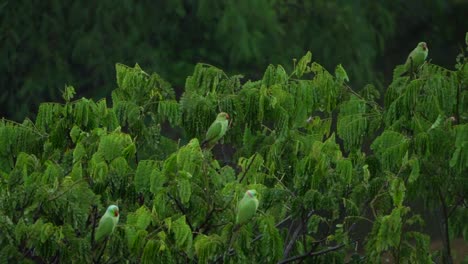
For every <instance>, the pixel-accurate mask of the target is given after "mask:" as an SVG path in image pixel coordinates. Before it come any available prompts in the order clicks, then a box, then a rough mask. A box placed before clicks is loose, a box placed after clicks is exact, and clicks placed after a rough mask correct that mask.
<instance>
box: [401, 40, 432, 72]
mask: <svg viewBox="0 0 468 264" xmlns="http://www.w3.org/2000/svg"><path fill="white" fill-rule="evenodd" d="M428 53H429V48H428V47H427V44H426V42H419V43H418V45H417V46H416V48H414V49H413V51H411V53H410V54H409V55H408V58H407V59H406V62H405V65H404V69H405V71H404V72H403V73H402V74H401V75H404V74H407V73H413V72H415V71H416V70H418V69H419V67H421V65H423V63H424V61H425V60H426V58H427V55H428Z"/></svg>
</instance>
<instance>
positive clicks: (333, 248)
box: [278, 244, 345, 264]
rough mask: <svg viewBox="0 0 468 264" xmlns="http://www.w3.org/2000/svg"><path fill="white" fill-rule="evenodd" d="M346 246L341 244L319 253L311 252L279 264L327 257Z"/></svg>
mask: <svg viewBox="0 0 468 264" xmlns="http://www.w3.org/2000/svg"><path fill="white" fill-rule="evenodd" d="M344 246H345V244H340V245H337V246H334V247H329V248H327V249H324V250H321V251H317V252H312V251H309V252H307V253H305V254H302V255H298V256H294V257H290V258H288V259H284V260H282V261H279V262H278V264H285V263H289V262H293V261H296V260H302V259H305V258H307V257H316V256H320V255H325V254H327V253H329V252H332V251H336V250H338V249H340V248H342V247H344Z"/></svg>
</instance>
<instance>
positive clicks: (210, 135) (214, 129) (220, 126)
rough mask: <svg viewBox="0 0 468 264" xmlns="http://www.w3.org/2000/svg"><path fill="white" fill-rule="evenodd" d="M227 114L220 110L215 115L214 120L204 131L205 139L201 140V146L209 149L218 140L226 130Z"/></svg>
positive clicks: (227, 123)
mask: <svg viewBox="0 0 468 264" xmlns="http://www.w3.org/2000/svg"><path fill="white" fill-rule="evenodd" d="M228 120H229V115H228V114H227V113H225V112H221V113H219V114H218V116H216V120H215V121H214V122H213V123H212V124H211V126H210V127H209V128H208V131H207V132H206V136H205V140H203V142H202V144H201V146H202V147H203V148H205V147H206V148H207V149H211V148H213V147H214V145H216V143H217V142H218V140H220V139H221V138H222V137H223V136H224V134H226V131H227V130H228V125H229V121H228Z"/></svg>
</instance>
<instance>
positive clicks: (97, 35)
mask: <svg viewBox="0 0 468 264" xmlns="http://www.w3.org/2000/svg"><path fill="white" fill-rule="evenodd" d="M467 13H468V1H463V0H449V1H445V0H433V1H429V0H416V1H404V0H395V1H344V0H341V1H325V0H314V1H301V0H284V1H274V0H257V1H249V0H237V1H234V0H226V1H218V0H199V1H189V0H171V1H138V2H135V1H130V0H120V1H110V0H102V1H96V2H86V3H85V2H80V1H73V2H71V1H70V2H68V1H59V0H51V1H32V2H31V1H25V0H18V1H2V2H1V3H0V51H1V52H0V73H1V74H0V87H1V89H2V93H1V94H0V114H1V116H5V117H8V118H10V119H15V120H21V119H23V118H24V117H25V116H26V115H28V114H31V113H30V111H31V110H33V109H37V105H38V104H39V103H40V102H43V101H49V100H58V99H59V97H60V90H61V89H64V86H65V85H66V84H72V85H74V86H75V87H76V88H77V92H78V95H79V96H86V97H93V98H101V97H103V96H105V95H108V94H110V91H111V90H112V89H113V88H114V83H115V80H114V79H115V75H114V74H115V69H114V64H115V63H116V62H121V63H125V64H134V63H139V64H140V65H142V67H143V68H144V69H147V70H148V71H149V72H153V71H155V72H158V73H159V74H160V75H161V76H162V77H163V78H165V79H166V80H168V81H169V82H170V83H172V84H173V85H174V86H175V87H176V91H177V92H178V94H179V95H180V94H181V92H182V90H183V86H184V82H185V79H184V78H185V77H184V76H188V75H189V74H190V73H191V72H192V71H193V67H194V65H195V63H197V62H206V63H210V64H213V65H216V66H218V67H220V68H223V69H226V70H227V71H228V72H230V73H241V74H242V73H247V72H249V73H253V74H254V75H255V74H256V73H257V74H258V75H257V76H246V79H248V78H250V77H259V76H261V74H262V73H263V69H265V68H266V66H267V65H268V64H270V63H272V64H283V65H286V66H288V65H289V67H292V66H293V61H291V58H299V57H300V56H301V55H302V54H304V53H305V51H307V50H310V51H312V54H313V56H314V60H316V61H318V62H320V63H321V64H322V65H324V66H325V67H327V68H330V67H334V65H337V64H339V63H341V64H342V65H343V66H344V67H345V68H346V69H347V70H348V74H349V76H350V78H351V84H352V85H353V87H354V88H355V89H356V90H359V87H362V86H363V85H364V84H366V83H370V82H371V83H374V84H377V86H378V87H380V88H382V87H383V84H386V83H388V82H389V81H390V79H391V71H392V69H393V68H394V66H395V65H396V64H401V63H403V62H404V61H405V59H406V56H407V54H408V52H409V51H411V50H412V49H413V48H414V46H415V45H416V43H417V42H419V41H422V40H424V41H426V42H427V43H428V45H429V50H430V52H429V58H430V59H432V60H433V61H434V62H436V63H437V64H440V65H442V66H446V67H448V68H453V65H454V64H455V62H454V61H453V58H454V57H455V56H456V54H458V53H459V51H460V48H458V47H457V46H456V45H459V46H460V47H462V44H463V36H464V32H465V31H466V30H467V29H468V21H467V20H466V14H467ZM448 43H451V45H454V46H448V45H449V44H448ZM287 70H289V69H287Z"/></svg>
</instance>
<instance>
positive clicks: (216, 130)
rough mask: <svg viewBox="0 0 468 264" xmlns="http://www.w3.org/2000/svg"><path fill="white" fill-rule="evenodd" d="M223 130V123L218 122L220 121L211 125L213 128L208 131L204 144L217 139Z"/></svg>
mask: <svg viewBox="0 0 468 264" xmlns="http://www.w3.org/2000/svg"><path fill="white" fill-rule="evenodd" d="M221 130H222V125H221V122H218V121H215V122H213V124H211V126H210V127H209V128H208V131H207V132H206V138H205V140H204V142H210V141H212V140H214V139H216V138H217V137H219V135H220V134H221Z"/></svg>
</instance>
